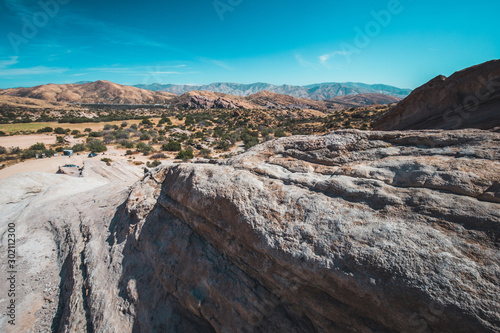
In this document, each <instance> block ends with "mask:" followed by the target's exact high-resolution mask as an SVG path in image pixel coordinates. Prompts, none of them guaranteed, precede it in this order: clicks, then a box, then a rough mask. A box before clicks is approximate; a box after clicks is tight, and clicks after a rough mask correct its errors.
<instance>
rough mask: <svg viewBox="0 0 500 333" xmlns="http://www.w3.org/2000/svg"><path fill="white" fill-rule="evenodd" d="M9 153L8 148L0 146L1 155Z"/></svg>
mask: <svg viewBox="0 0 500 333" xmlns="http://www.w3.org/2000/svg"><path fill="white" fill-rule="evenodd" d="M4 154H7V148H5V147H2V146H0V155H4Z"/></svg>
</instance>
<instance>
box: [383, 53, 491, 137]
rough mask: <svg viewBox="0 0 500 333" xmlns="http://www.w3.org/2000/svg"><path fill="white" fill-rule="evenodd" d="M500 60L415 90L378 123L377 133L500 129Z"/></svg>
mask: <svg viewBox="0 0 500 333" xmlns="http://www.w3.org/2000/svg"><path fill="white" fill-rule="evenodd" d="M499 108H500V60H492V61H489V62H486V63H483V64H480V65H477V66H473V67H470V68H467V69H464V70H461V71H459V72H456V73H455V74H453V75H451V76H450V77H448V78H447V77H445V76H443V75H440V76H437V77H435V78H434V79H432V80H431V81H429V82H428V83H426V84H424V85H423V86H421V87H419V88H417V89H415V90H414V91H413V92H412V93H411V94H410V96H408V97H407V98H405V99H404V100H403V101H401V102H400V103H399V104H398V105H397V106H396V107H395V108H394V109H393V110H391V111H390V112H388V113H387V114H386V115H384V116H382V117H381V118H380V119H379V121H378V122H377V123H376V124H375V129H377V130H404V129H460V128H480V129H491V128H494V127H497V126H500V113H499Z"/></svg>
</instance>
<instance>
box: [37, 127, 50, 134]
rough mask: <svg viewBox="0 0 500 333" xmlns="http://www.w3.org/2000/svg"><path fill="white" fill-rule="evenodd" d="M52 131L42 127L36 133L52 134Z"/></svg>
mask: <svg viewBox="0 0 500 333" xmlns="http://www.w3.org/2000/svg"><path fill="white" fill-rule="evenodd" d="M53 130H54V129H53V128H52V127H49V126H47V127H44V128H40V129H39V130H38V131H36V132H37V133H50V132H52V131H53Z"/></svg>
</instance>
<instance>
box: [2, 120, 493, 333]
mask: <svg viewBox="0 0 500 333" xmlns="http://www.w3.org/2000/svg"><path fill="white" fill-rule="evenodd" d="M499 158H500V134H498V133H492V132H486V131H478V130H477V131H476V130H467V131H449V132H444V133H443V132H439V131H428V132H417V131H415V132H360V131H353V130H351V131H337V132H333V133H332V134H329V135H326V136H311V137H306V136H303V137H288V138H281V139H278V140H274V141H270V142H267V143H265V144H262V145H260V146H257V147H254V148H253V149H251V150H250V151H248V152H247V153H245V154H243V155H240V156H237V157H235V158H233V159H231V160H228V161H221V162H219V163H218V164H190V163H186V164H175V165H167V166H160V167H159V168H157V169H155V170H153V171H152V172H150V173H149V174H147V175H146V176H145V177H144V179H143V180H142V181H140V182H137V183H135V184H134V185H133V187H132V188H131V189H129V188H128V186H129V184H130V183H127V182H120V183H119V182H112V183H110V184H107V185H104V187H97V188H93V189H91V190H89V191H84V192H82V193H80V194H79V196H78V197H74V198H72V199H68V200H66V201H65V202H60V200H53V201H51V202H43V197H40V198H39V199H36V200H38V201H36V200H33V198H32V197H30V199H29V200H31V201H30V202H31V204H32V205H34V204H35V203H37V202H38V205H41V204H42V203H43V205H44V207H45V210H44V212H43V213H42V214H40V212H38V213H37V214H36V213H35V212H31V213H30V212H29V210H27V211H25V213H24V214H23V215H22V216H18V217H15V216H14V215H15V214H13V213H12V214H11V215H9V216H8V217H9V219H10V220H13V221H16V223H18V225H20V226H21V225H25V227H24V228H28V229H30V230H31V234H30V235H31V238H32V239H34V238H36V239H44V240H45V241H44V242H45V243H44V244H45V247H47V248H49V249H50V248H52V247H53V248H55V249H57V251H56V253H57V260H58V261H55V260H56V259H55V258H52V259H47V261H48V266H50V268H53V267H54V266H56V263H58V266H59V271H60V276H61V278H60V279H58V277H57V276H54V277H47V281H46V282H47V283H49V282H50V283H55V284H57V285H59V294H58V297H59V301H58V302H54V303H57V307H56V305H55V304H53V305H48V304H46V305H47V307H48V308H49V309H50V306H53V307H56V308H57V309H58V310H57V311H55V310H54V311H53V312H54V313H57V315H54V317H53V318H54V319H53V321H52V327H53V330H54V331H58V332H80V331H93V332H164V331H179V332H191V331H196V332H213V331H216V332H262V331H264V332H278V331H280V332H281V331H284V332H360V331H361V332H495V331H498V330H500V304H499V299H498V295H499V294H500V252H499V245H500V244H499V242H498V240H499V233H500V227H499V226H500V163H499V162H498V161H499ZM214 163H215V162H214ZM84 174H85V172H84ZM61 177H65V176H61ZM1 185H2V183H0V188H1ZM44 186H49V184H45V185H44ZM86 186H90V185H89V184H87V185H86ZM42 187H43V186H42ZM54 188H55V187H54V186H52V187H50V186H49V189H48V190H52V191H54V190H55V189H54ZM48 190H47V191H48ZM42 192H43V191H42ZM42 192H40V193H42ZM33 195H34V194H33ZM125 197H127V199H126V200H125ZM23 200H27V199H26V198H23V197H22V195H19V196H17V197H13V198H9V199H8V200H5V201H6V202H8V203H3V202H0V203H2V204H3V205H8V204H12V203H13V202H18V204H19V203H22V202H24V201H23ZM2 207H3V206H2ZM10 211H11V212H12V210H10ZM59 211H62V212H63V213H61V214H56V213H55V212H59ZM27 221H29V225H28V224H27ZM46 221H49V222H46ZM37 223H38V224H43V223H50V224H49V225H50V227H47V228H45V229H44V228H42V230H40V228H36V227H35V226H36V225H37ZM2 228H4V226H3V225H2ZM42 235H43V237H42ZM20 246H22V245H20ZM45 247H44V248H45ZM49 253H50V252H49ZM2 255H3V254H2ZM27 258H29V256H28V257H27ZM31 264H32V265H35V262H32V263H31ZM31 270H33V269H31ZM34 293H35V294H31V295H30V296H29V297H30V298H36V297H37V294H36V292H34ZM24 297H25V298H28V296H24ZM51 297H52V296H51ZM41 302H43V299H42V301H41ZM34 309H35V307H34ZM32 311H33V312H32V313H38V312H36V310H32ZM33 321H34V322H35V323H38V322H39V321H40V319H39V318H38V317H36V315H35V319H34V320H33ZM4 325H5V324H4ZM4 327H5V326H4ZM24 331H27V332H28V331H29V330H24Z"/></svg>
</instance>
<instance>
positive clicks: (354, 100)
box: [325, 94, 401, 109]
mask: <svg viewBox="0 0 500 333" xmlns="http://www.w3.org/2000/svg"><path fill="white" fill-rule="evenodd" d="M400 100H401V98H398V97H394V96H390V95H383V94H358V95H348V96H339V97H335V98H332V99H329V100H326V101H325V104H326V106H327V108H328V109H347V108H352V107H354V108H357V107H361V106H369V105H373V104H382V105H384V104H393V103H398V102H399V101H400Z"/></svg>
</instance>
